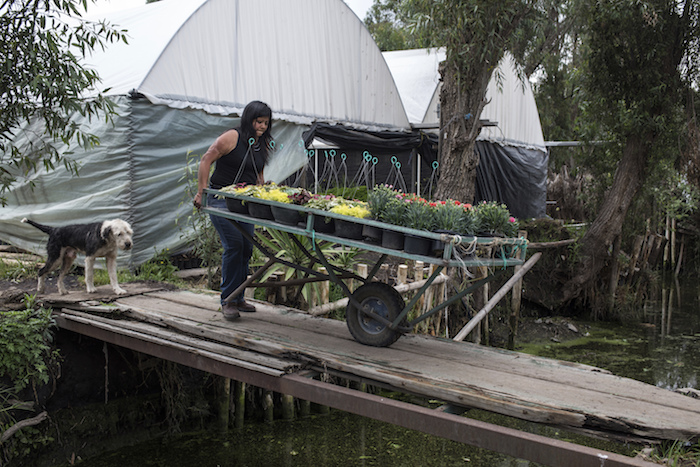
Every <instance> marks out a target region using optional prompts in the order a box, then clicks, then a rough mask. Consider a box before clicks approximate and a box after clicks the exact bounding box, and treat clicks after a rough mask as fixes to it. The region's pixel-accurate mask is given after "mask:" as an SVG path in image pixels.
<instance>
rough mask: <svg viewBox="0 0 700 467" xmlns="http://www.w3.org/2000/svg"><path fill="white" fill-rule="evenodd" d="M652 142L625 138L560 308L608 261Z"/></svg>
mask: <svg viewBox="0 0 700 467" xmlns="http://www.w3.org/2000/svg"><path fill="white" fill-rule="evenodd" d="M653 143H654V138H653V137H652V136H650V135H632V136H630V137H628V138H627V142H626V144H625V148H624V150H623V153H622V159H621V160H620V163H619V165H618V167H617V170H616V171H615V178H614V179H613V184H612V186H611V187H610V190H609V191H608V194H607V195H606V197H605V200H604V201H603V205H602V206H601V208H600V210H599V211H598V215H597V217H596V218H595V220H594V221H593V223H592V224H591V227H590V229H589V230H588V232H586V234H585V235H584V236H583V238H582V239H581V250H580V255H581V256H580V258H581V259H580V260H579V261H578V263H577V265H576V267H575V269H574V274H573V277H572V278H571V279H569V281H568V282H567V283H566V284H564V287H563V290H562V294H561V299H560V305H564V304H566V303H568V302H570V301H571V300H572V299H574V298H577V297H578V296H580V295H581V293H582V292H583V291H584V290H586V289H587V288H588V287H589V286H590V285H592V284H593V283H594V282H595V280H596V279H598V278H599V277H600V273H601V271H602V270H603V268H604V267H605V264H606V262H607V261H608V260H609V259H610V254H609V251H610V247H611V245H612V243H613V241H614V240H615V237H617V236H618V235H620V233H621V232H622V224H623V222H624V221H625V217H626V216H627V211H628V209H629V207H630V205H631V204H632V201H633V199H634V197H635V195H636V194H637V191H638V190H639V187H640V186H641V185H642V182H643V181H644V177H645V172H646V166H647V159H648V155H649V151H650V149H651V147H652V145H653Z"/></svg>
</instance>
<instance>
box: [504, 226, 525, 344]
mask: <svg viewBox="0 0 700 467" xmlns="http://www.w3.org/2000/svg"><path fill="white" fill-rule="evenodd" d="M518 237H521V238H524V239H526V240H527V232H526V231H525V230H520V231H518ZM516 257H517V258H518V259H522V258H523V252H522V250H518V253H517V255H516ZM522 268H523V267H522V266H515V268H513V274H517V273H518V271H520V270H521V269H522ZM522 296H523V280H522V279H519V280H518V281H517V282H516V283H515V285H514V286H513V293H512V295H511V300H510V319H509V321H508V326H509V332H508V349H509V350H515V337H516V336H517V334H518V323H519V321H520V305H521V302H522Z"/></svg>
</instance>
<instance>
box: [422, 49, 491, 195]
mask: <svg viewBox="0 0 700 467" xmlns="http://www.w3.org/2000/svg"><path fill="white" fill-rule="evenodd" d="M440 75H441V78H442V81H443V85H442V89H441V91H440V135H441V136H440V138H441V140H440V156H439V157H440V178H439V179H438V183H437V190H436V192H435V196H436V198H437V199H456V200H459V201H461V202H464V203H473V202H474V194H475V191H476V186H475V181H476V168H477V166H478V165H479V156H478V155H477V154H476V152H475V151H474V146H475V143H476V138H477V136H479V131H480V130H481V124H480V123H479V117H480V116H481V111H482V110H483V108H484V106H485V105H486V100H485V96H486V90H487V88H488V83H489V80H490V78H491V70H488V71H484V72H483V73H482V75H481V76H479V77H478V78H477V79H475V80H474V82H469V83H465V82H464V79H465V78H464V77H462V78H461V79H460V78H459V77H458V73H457V70H456V69H455V68H454V67H451V66H447V65H445V63H444V62H443V63H442V64H441V66H440Z"/></svg>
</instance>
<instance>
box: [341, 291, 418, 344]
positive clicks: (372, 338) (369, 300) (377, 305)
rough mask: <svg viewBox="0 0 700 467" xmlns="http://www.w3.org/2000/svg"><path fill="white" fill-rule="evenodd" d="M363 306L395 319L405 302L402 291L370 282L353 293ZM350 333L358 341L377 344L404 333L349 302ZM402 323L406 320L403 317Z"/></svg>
mask: <svg viewBox="0 0 700 467" xmlns="http://www.w3.org/2000/svg"><path fill="white" fill-rule="evenodd" d="M352 296H353V298H355V299H356V300H357V301H358V302H359V303H360V305H361V307H362V308H364V307H369V308H370V309H371V310H372V311H373V312H374V313H376V314H378V315H379V316H381V317H383V318H386V319H387V320H388V321H394V320H395V319H396V317H397V316H399V314H401V311H402V310H403V309H404V306H405V303H404V301H403V298H402V297H401V294H400V293H398V292H397V291H396V289H394V288H393V287H391V286H390V285H388V284H384V283H381V282H371V283H369V284H365V285H363V286H361V287H360V288H358V289H357V290H356V291H355V293H353V294H352ZM345 319H346V321H347V325H348V329H349V330H350V334H352V337H353V338H355V340H356V341H357V342H360V343H362V344H365V345H373V346H375V347H386V346H389V345H391V344H393V343H394V342H396V340H397V339H398V338H399V337H401V333H400V332H398V331H394V330H392V329H390V328H389V327H388V326H386V325H385V324H384V323H382V322H380V321H378V320H376V319H374V318H372V317H371V316H368V315H366V314H364V313H363V312H362V311H361V310H360V309H358V308H357V307H356V306H355V305H353V304H352V302H350V304H349V305H348V307H347V308H346V309H345ZM401 324H402V325H405V324H406V320H403V322H402V323H401Z"/></svg>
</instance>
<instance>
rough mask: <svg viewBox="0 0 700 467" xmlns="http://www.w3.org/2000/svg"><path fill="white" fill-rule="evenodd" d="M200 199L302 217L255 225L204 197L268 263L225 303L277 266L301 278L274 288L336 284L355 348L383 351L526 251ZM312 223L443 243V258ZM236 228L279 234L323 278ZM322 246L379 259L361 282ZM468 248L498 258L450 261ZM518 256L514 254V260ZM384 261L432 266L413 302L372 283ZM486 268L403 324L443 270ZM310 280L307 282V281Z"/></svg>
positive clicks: (501, 241)
mask: <svg viewBox="0 0 700 467" xmlns="http://www.w3.org/2000/svg"><path fill="white" fill-rule="evenodd" d="M205 194H214V195H216V196H218V197H223V198H234V199H237V200H240V201H242V202H244V203H259V204H266V205H270V206H277V207H280V208H284V209H290V210H295V211H299V212H301V213H305V214H306V223H305V224H304V226H303V227H302V226H301V223H300V224H298V225H297V226H293V225H287V224H282V223H279V222H276V221H274V220H268V219H261V218H257V217H251V216H249V215H246V214H239V213H235V212H231V211H229V210H223V209H217V208H212V207H208V206H207V205H206V198H207V197H206V196H204V197H203V205H202V211H203V212H205V213H208V214H211V215H215V216H221V217H224V218H226V219H229V220H231V221H232V223H233V225H234V226H235V227H237V228H238V229H239V230H240V232H241V233H242V234H243V236H244V237H245V238H247V239H248V240H249V241H250V242H251V243H252V244H253V245H254V246H255V247H256V248H258V249H259V250H260V251H261V252H262V253H263V254H265V255H266V256H267V258H268V261H267V262H266V263H265V264H264V265H263V266H262V267H261V268H259V269H258V270H257V271H255V272H254V273H253V274H252V275H251V276H250V277H249V278H248V279H247V280H246V281H245V282H244V283H243V284H241V286H240V287H238V288H237V289H236V290H235V291H234V292H233V293H232V294H231V295H230V296H229V297H233V296H236V295H239V294H240V293H241V292H242V291H243V290H245V289H246V288H248V287H250V286H252V285H254V283H255V281H256V280H258V279H259V278H260V277H261V276H262V275H263V274H264V273H265V271H266V270H268V269H269V268H270V267H271V266H273V265H274V264H277V263H280V264H283V265H285V266H288V267H291V268H293V269H296V270H299V271H301V272H303V273H304V274H305V275H306V277H305V278H304V279H300V280H297V281H287V282H284V283H281V282H280V283H278V284H277V285H279V286H281V285H297V284H300V283H308V282H314V281H330V282H332V283H334V284H337V285H338V286H339V287H340V288H341V289H342V291H343V293H344V294H345V295H346V296H347V297H348V300H349V303H348V307H347V309H346V322H347V325H348V328H349V330H350V332H351V334H352V335H353V337H354V338H355V340H357V341H358V342H361V343H363V344H367V345H374V346H380V347H384V346H388V345H391V344H392V343H394V342H395V341H396V340H397V339H398V338H399V337H400V336H401V334H404V333H407V332H410V331H411V329H413V327H414V326H415V325H416V324H418V323H419V322H421V321H423V320H425V319H427V318H429V317H430V316H432V315H434V314H435V313H437V312H439V311H440V310H442V309H444V308H445V307H447V306H449V305H451V304H453V303H455V302H457V301H459V300H461V299H462V298H463V297H465V296H466V295H468V294H470V293H472V292H473V291H475V290H476V289H478V288H479V287H482V286H483V285H484V284H487V283H489V282H492V281H493V280H495V279H497V278H499V277H500V276H502V275H503V274H504V273H505V272H506V270H507V268H508V267H512V266H519V265H522V264H523V263H524V258H525V253H526V249H527V240H526V239H523V238H497V237H460V236H455V235H447V234H438V233H432V232H425V231H420V230H414V229H409V228H406V227H400V226H396V225H392V224H386V223H383V222H377V221H374V220H370V219H358V218H354V217H348V216H343V215H340V214H335V213H332V212H328V211H321V210H317V209H310V208H305V207H304V206H298V205H294V204H284V203H278V202H275V201H268V200H263V199H258V198H250V197H246V196H238V195H235V194H232V193H226V192H222V191H217V190H212V189H206V190H205ZM318 217H323V218H327V217H329V218H334V219H340V220H345V221H350V222H354V223H359V224H363V225H369V226H372V227H377V228H380V229H384V230H393V231H398V232H401V233H404V234H409V235H415V236H419V237H425V238H428V239H432V240H440V241H442V242H443V244H444V247H443V252H442V256H441V257H435V256H423V255H415V254H410V253H406V252H405V251H402V250H393V249H390V248H384V247H382V246H381V245H376V244H372V243H368V242H365V241H363V240H354V239H349V238H343V237H339V236H337V235H335V234H332V233H321V232H318V231H316V230H314V219H315V218H318ZM239 222H245V223H249V224H255V225H257V226H261V227H267V228H270V229H276V230H279V231H282V232H285V233H286V234H287V235H288V236H289V238H290V240H291V241H292V242H294V243H295V244H296V245H297V246H298V247H299V248H300V249H301V250H302V251H303V252H304V254H305V255H306V256H307V257H308V258H309V259H310V260H311V261H312V264H313V263H319V264H320V265H322V266H324V267H325V269H326V271H327V273H323V272H320V271H317V270H315V269H313V267H311V268H307V267H304V266H301V265H298V264H294V263H291V262H289V261H286V260H284V259H282V258H278V257H276V254H275V252H273V251H270V250H269V249H268V248H267V247H265V246H264V245H263V244H262V243H261V242H259V241H258V240H256V239H255V238H254V237H251V236H250V235H249V234H248V233H247V232H246V231H245V230H244V229H243V228H241V227H240V225H239ZM295 235H300V236H304V237H307V238H309V239H310V240H311V242H312V245H313V249H312V250H313V251H309V250H308V249H307V248H305V247H304V246H303V245H302V244H301V242H300V241H299V239H298V238H296V237H295ZM320 240H326V241H329V242H334V243H337V244H340V245H345V246H349V247H354V248H360V249H364V250H367V251H372V252H375V253H378V254H380V257H379V259H378V260H377V262H376V263H375V264H374V266H373V267H372V268H371V270H370V271H369V273H368V275H367V277H361V276H358V275H357V274H355V273H353V272H352V271H347V270H344V269H341V268H339V267H336V266H333V265H331V264H330V262H329V261H328V258H326V256H325V255H324V253H323V252H322V250H321V248H318V244H317V242H318V241H320ZM465 243H466V244H470V245H473V246H476V247H492V248H494V249H498V250H499V251H498V254H499V255H500V257H489V258H479V257H478V256H471V257H469V258H467V259H456V258H454V257H453V249H454V248H455V245H458V244H465ZM518 253H519V254H518ZM388 256H396V257H400V258H405V259H409V260H414V261H423V262H424V263H426V264H434V265H436V266H437V267H436V268H435V270H434V272H433V273H432V274H431V275H430V277H429V278H428V279H427V281H426V282H425V284H424V285H423V286H422V287H421V288H420V289H419V290H418V291H417V292H416V293H415V295H414V296H413V298H412V299H411V300H410V301H409V302H408V303H405V302H404V300H403V297H401V295H400V294H399V293H398V292H397V291H396V290H395V289H394V288H393V287H391V286H390V285H388V284H384V283H381V282H376V281H374V277H375V276H376V274H377V272H378V271H379V268H380V267H381V265H382V264H383V263H384V261H385V260H386V258H387V257H388ZM475 266H488V267H491V268H492V269H494V270H490V271H489V273H488V274H487V275H486V277H484V278H482V279H480V280H478V281H476V282H474V283H472V284H471V285H469V286H468V287H466V288H464V289H462V290H456V293H454V294H453V295H452V296H450V297H449V298H448V299H446V300H445V301H443V302H442V303H440V304H438V305H436V306H435V307H433V308H432V309H430V310H428V311H426V312H424V313H423V314H421V315H419V316H418V317H416V318H414V319H413V320H411V321H408V320H407V317H408V313H409V312H410V310H411V309H412V308H413V306H414V305H415V304H416V303H417V302H418V300H419V299H420V297H421V296H422V295H423V294H424V293H425V291H426V290H428V288H429V287H430V285H431V284H432V283H433V281H434V280H435V279H436V278H437V277H438V276H439V274H440V273H441V272H442V271H443V270H444V269H445V268H447V267H460V268H464V267H475ZM312 277H313V278H312ZM343 279H354V280H357V281H359V282H361V283H362V284H363V285H361V286H360V287H358V288H357V289H356V290H355V291H354V292H352V291H350V289H349V288H348V286H347V285H346V284H345V282H343Z"/></svg>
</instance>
